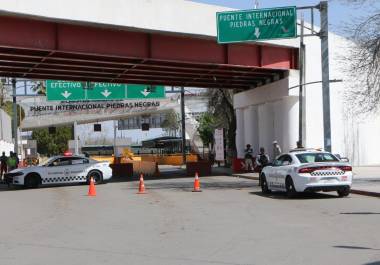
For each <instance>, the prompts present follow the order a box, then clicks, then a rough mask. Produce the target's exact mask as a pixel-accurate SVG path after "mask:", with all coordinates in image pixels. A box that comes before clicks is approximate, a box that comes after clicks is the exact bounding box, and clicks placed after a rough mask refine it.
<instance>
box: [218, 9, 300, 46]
mask: <svg viewBox="0 0 380 265" xmlns="http://www.w3.org/2000/svg"><path fill="white" fill-rule="evenodd" d="M216 24H217V30H218V43H233V42H246V41H259V40H272V39H283V38H296V37H297V9H296V7H295V6H290V7H278V8H267V9H252V10H240V11H227V12H217V13H216Z"/></svg>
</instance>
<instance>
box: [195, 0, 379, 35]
mask: <svg viewBox="0 0 380 265" xmlns="http://www.w3.org/2000/svg"><path fill="white" fill-rule="evenodd" d="M191 1H193V2H199V3H206V4H212V5H219V6H226V7H231V8H236V9H252V8H253V7H254V4H255V0H191ZM348 1H349V0H330V1H329V30H330V31H333V32H335V33H338V34H341V35H346V34H347V32H346V30H345V29H347V26H349V24H351V23H352V20H353V18H354V19H355V18H360V17H365V16H367V15H368V14H370V13H371V12H373V10H375V9H377V10H379V9H380V0H367V1H365V2H367V3H366V4H363V5H358V4H347V2H348ZM258 2H259V8H270V7H281V6H298V7H301V6H315V5H317V4H318V3H319V1H318V0H258ZM309 13H310V12H309ZM315 16H319V13H318V12H315ZM305 20H309V21H310V19H309V17H308V15H307V14H306V12H305ZM318 21H319V20H318Z"/></svg>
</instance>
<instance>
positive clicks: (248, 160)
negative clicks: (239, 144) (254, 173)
mask: <svg viewBox="0 0 380 265" xmlns="http://www.w3.org/2000/svg"><path fill="white" fill-rule="evenodd" d="M244 159H245V170H246V171H248V170H253V161H252V159H253V149H252V147H251V145H250V144H247V146H246V148H245V150H244Z"/></svg>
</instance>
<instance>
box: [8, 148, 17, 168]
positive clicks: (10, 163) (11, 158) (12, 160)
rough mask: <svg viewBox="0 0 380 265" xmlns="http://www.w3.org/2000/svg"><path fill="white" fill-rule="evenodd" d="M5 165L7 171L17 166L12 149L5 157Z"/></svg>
mask: <svg viewBox="0 0 380 265" xmlns="http://www.w3.org/2000/svg"><path fill="white" fill-rule="evenodd" d="M7 166H8V171H12V170H13V169H15V168H17V159H16V157H15V154H14V153H13V152H12V151H11V152H10V155H9V157H8V159H7Z"/></svg>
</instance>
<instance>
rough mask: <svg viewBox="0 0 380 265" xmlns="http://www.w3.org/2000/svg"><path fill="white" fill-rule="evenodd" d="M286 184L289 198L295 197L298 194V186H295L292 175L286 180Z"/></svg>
mask: <svg viewBox="0 0 380 265" xmlns="http://www.w3.org/2000/svg"><path fill="white" fill-rule="evenodd" d="M285 186H286V195H287V196H288V198H294V197H295V196H296V194H297V191H296V188H295V187H294V182H293V180H292V178H291V177H290V176H288V177H287V178H286V180H285Z"/></svg>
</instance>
